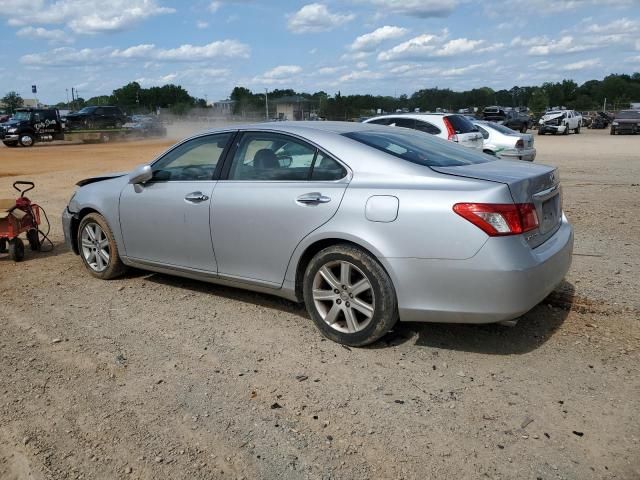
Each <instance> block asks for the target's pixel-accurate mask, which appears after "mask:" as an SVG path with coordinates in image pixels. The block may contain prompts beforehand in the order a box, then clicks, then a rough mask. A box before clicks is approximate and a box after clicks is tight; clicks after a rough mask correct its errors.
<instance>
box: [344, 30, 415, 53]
mask: <svg viewBox="0 0 640 480" xmlns="http://www.w3.org/2000/svg"><path fill="white" fill-rule="evenodd" d="M408 31H409V30H408V29H406V28H403V27H393V26H389V25H385V26H384V27H380V28H378V29H376V30H374V31H373V32H370V33H365V34H364V35H360V36H359V37H358V38H356V39H355V40H354V41H353V43H352V44H351V45H350V46H349V49H350V50H352V51H371V50H375V48H376V47H377V46H378V45H380V44H381V43H382V42H384V41H386V40H391V39H394V38H399V37H402V36H403V35H405V34H406V33H407V32H408Z"/></svg>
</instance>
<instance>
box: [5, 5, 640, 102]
mask: <svg viewBox="0 0 640 480" xmlns="http://www.w3.org/2000/svg"><path fill="white" fill-rule="evenodd" d="M0 37H1V38H2V49H1V50H0V96H2V95H4V94H5V93H6V92H8V91H12V90H15V91H17V92H19V93H20V94H21V95H22V96H23V97H24V98H33V95H32V94H31V85H33V84H36V85H37V86H38V98H39V99H40V101H43V102H45V103H57V102H59V101H65V100H66V95H67V89H68V90H69V92H70V91H71V87H74V88H77V89H78V91H79V92H80V95H81V96H82V97H83V98H85V99H87V98H89V97H92V96H95V95H100V94H110V93H111V92H112V90H113V89H115V88H118V87H120V86H122V85H124V84H126V83H128V82H130V81H134V80H135V81H137V82H139V83H140V84H141V85H142V86H143V87H150V86H154V85H163V84H167V83H175V84H179V85H182V86H183V87H185V88H186V89H187V90H188V91H189V92H190V93H191V94H192V95H193V96H196V97H201V98H207V99H208V100H209V101H214V100H220V99H225V98H227V97H228V96H229V94H230V92H231V90H232V89H233V87H235V86H244V87H247V88H250V89H252V90H253V91H264V89H269V90H272V89H275V88H293V89H295V90H297V91H306V92H310V93H312V92H315V91H320V90H323V91H325V92H327V93H329V94H330V95H333V94H335V93H336V92H338V91H340V92H341V93H342V94H352V93H371V94H376V95H377V94H382V95H395V96H397V95H401V94H403V93H406V94H408V95H410V94H411V93H413V92H414V91H416V90H419V89H421V88H431V87H439V88H451V89H453V90H466V89H471V88H476V87H482V86H488V87H491V88H494V89H501V88H511V87H512V86H514V85H518V86H526V85H540V84H541V83H543V82H545V81H558V80H562V79H564V78H571V79H574V80H575V81H577V82H578V83H581V82H584V81H586V80H590V79H594V78H596V79H601V78H603V77H604V76H606V75H608V74H610V73H633V72H638V71H640V0H492V1H489V0H485V1H479V0H340V1H338V0H318V1H313V0H312V1H294V0H271V1H267V0H262V1H261V0H216V1H211V0H194V1H177V0H109V1H89V0H0Z"/></svg>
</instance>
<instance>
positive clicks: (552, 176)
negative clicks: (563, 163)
mask: <svg viewBox="0 0 640 480" xmlns="http://www.w3.org/2000/svg"><path fill="white" fill-rule="evenodd" d="M549 180H550V181H551V183H554V182H555V181H556V174H555V173H554V172H551V174H550V175H549Z"/></svg>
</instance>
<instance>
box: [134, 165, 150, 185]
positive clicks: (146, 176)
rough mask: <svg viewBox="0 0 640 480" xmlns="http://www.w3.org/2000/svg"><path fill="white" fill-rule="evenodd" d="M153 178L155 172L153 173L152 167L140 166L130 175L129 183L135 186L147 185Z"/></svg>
mask: <svg viewBox="0 0 640 480" xmlns="http://www.w3.org/2000/svg"><path fill="white" fill-rule="evenodd" d="M152 177H153V172H152V171H151V166H149V165H139V166H137V167H136V168H134V169H133V171H132V172H131V173H130V174H129V183H133V184H134V185H136V184H139V183H146V182H148V181H149V180H151V178H152Z"/></svg>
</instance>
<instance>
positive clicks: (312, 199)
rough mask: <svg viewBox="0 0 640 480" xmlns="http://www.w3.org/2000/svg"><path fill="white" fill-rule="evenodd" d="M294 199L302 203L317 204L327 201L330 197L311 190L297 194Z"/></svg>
mask: <svg viewBox="0 0 640 480" xmlns="http://www.w3.org/2000/svg"><path fill="white" fill-rule="evenodd" d="M296 201H297V202H298V203H302V204H304V205H318V204H320V203H329V202H330V201H331V198H330V197H325V196H324V195H322V194H321V193H320V192H312V193H305V194H304V195H301V196H299V197H298V198H297V199H296Z"/></svg>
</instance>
